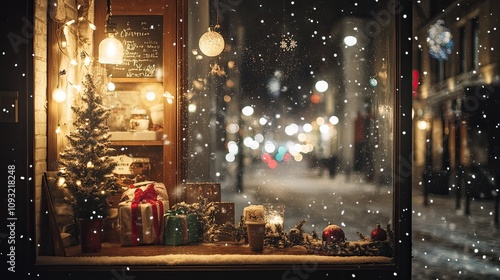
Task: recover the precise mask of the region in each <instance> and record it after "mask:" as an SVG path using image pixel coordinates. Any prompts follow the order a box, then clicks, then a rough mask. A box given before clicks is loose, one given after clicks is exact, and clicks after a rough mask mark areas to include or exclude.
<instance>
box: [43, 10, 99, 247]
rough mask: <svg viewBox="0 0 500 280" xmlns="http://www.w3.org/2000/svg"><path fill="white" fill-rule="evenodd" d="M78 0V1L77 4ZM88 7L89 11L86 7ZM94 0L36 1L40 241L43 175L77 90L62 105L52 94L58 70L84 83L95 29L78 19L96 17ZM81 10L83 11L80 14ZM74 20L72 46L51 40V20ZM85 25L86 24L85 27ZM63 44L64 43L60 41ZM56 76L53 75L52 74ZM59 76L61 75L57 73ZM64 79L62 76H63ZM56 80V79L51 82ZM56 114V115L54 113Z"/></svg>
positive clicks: (68, 78)
mask: <svg viewBox="0 0 500 280" xmlns="http://www.w3.org/2000/svg"><path fill="white" fill-rule="evenodd" d="M77 2H78V3H77ZM77 4H81V7H82V9H80V10H78V7H77V6H76V5H77ZM83 9H85V10H83ZM93 10H94V3H93V0H80V1H75V0H35V18H34V21H35V22H34V28H35V31H34V34H35V37H34V69H35V73H34V81H35V85H34V91H35V92H34V94H35V126H34V127H35V131H34V137H35V139H34V144H35V147H34V151H35V152H34V157H35V158H34V162H35V167H34V168H35V180H34V186H35V219H36V236H37V244H38V241H39V236H40V228H39V221H40V202H41V201H40V197H41V189H42V187H41V185H42V175H43V173H44V172H46V171H52V170H56V168H57V160H54V159H53V160H52V162H50V163H48V154H49V149H51V150H52V151H54V149H56V150H57V151H56V154H58V152H59V151H60V150H61V149H62V148H63V147H64V145H65V141H64V138H65V137H64V135H66V134H67V133H68V131H69V129H70V125H71V123H72V114H71V109H70V108H71V105H72V102H73V101H74V95H75V94H77V92H76V90H75V89H74V88H73V87H71V86H69V87H68V91H67V92H68V98H67V100H66V101H65V102H63V103H61V104H56V103H55V102H54V101H52V99H51V98H50V94H51V93H52V91H53V90H54V89H55V88H56V87H57V83H56V82H54V81H57V77H54V73H59V71H61V70H63V69H64V70H65V71H66V75H65V76H64V77H63V78H64V81H63V82H64V83H66V84H68V85H71V84H73V85H78V84H80V81H81V77H82V73H83V68H84V67H83V65H82V64H81V61H79V58H80V56H79V54H80V53H81V52H82V51H87V52H88V53H89V54H90V55H92V51H91V50H92V46H93V42H92V35H93V34H92V30H90V29H89V28H88V27H85V26H83V25H84V24H83V23H80V22H78V18H79V17H80V16H81V13H84V16H85V17H86V18H87V19H88V20H93V17H94V11H93ZM79 13H80V14H79ZM70 19H75V20H76V24H74V25H72V26H71V27H70V28H66V29H64V30H65V31H66V32H65V33H66V35H67V37H66V39H67V41H68V47H67V48H66V49H60V48H59V46H58V42H57V41H56V39H54V40H52V41H48V38H50V36H48V34H49V33H50V32H51V30H49V21H50V23H54V28H57V29H60V30H63V27H64V23H66V22H67V21H68V20H70ZM82 26H83V27H82ZM59 43H60V42H59ZM50 52H52V59H51V61H48V60H49V57H50V56H49V53H50ZM71 59H76V60H77V61H78V62H79V65H77V66H74V65H72V64H71V63H70V61H71ZM51 75H52V76H51ZM56 76H57V75H56ZM59 78H61V77H59ZM51 81H52V82H51ZM51 115H52V116H54V115H56V118H51V117H50V116H51ZM54 122H60V124H61V128H62V132H61V133H59V134H58V135H57V136H54V135H50V133H54V134H55V133H56V132H55V129H53V128H54V127H56V126H57V124H58V123H54ZM49 135H50V137H52V138H54V137H56V139H57V141H56V143H53V142H50V141H49V138H50V137H49Z"/></svg>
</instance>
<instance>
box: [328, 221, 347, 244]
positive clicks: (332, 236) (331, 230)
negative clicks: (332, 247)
mask: <svg viewBox="0 0 500 280" xmlns="http://www.w3.org/2000/svg"><path fill="white" fill-rule="evenodd" d="M344 240H345V234H344V231H343V230H342V229H341V228H340V227H339V226H337V225H328V226H327V227H326V228H325V229H324V230H323V241H325V242H333V243H336V242H343V241H344Z"/></svg>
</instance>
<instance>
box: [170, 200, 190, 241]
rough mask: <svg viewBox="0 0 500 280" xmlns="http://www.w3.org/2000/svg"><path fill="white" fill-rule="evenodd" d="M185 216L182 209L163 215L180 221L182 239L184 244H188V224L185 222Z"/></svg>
mask: <svg viewBox="0 0 500 280" xmlns="http://www.w3.org/2000/svg"><path fill="white" fill-rule="evenodd" d="M187 215H188V214H186V213H185V212H184V210H182V209H177V210H167V212H166V213H165V216H166V217H167V216H169V217H177V218H179V219H180V220H181V223H182V239H183V241H184V244H188V243H189V233H188V230H189V227H188V222H187Z"/></svg>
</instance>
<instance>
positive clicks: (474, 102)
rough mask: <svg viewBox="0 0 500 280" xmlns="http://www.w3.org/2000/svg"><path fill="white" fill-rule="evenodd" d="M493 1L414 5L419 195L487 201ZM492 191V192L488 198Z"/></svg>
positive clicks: (494, 77) (497, 53)
mask: <svg viewBox="0 0 500 280" xmlns="http://www.w3.org/2000/svg"><path fill="white" fill-rule="evenodd" d="M496 4H497V3H496V2H495V1H441V2H440V3H436V2H431V1H419V3H414V11H413V12H414V18H415V23H414V45H413V48H414V56H413V65H414V66H413V69H414V70H413V99H414V101H413V113H414V134H415V137H414V143H413V144H414V148H413V150H414V155H413V157H414V168H415V170H416V175H421V176H423V188H424V192H425V191H429V192H431V193H432V192H434V193H439V194H445V195H447V194H451V193H453V194H456V195H457V207H460V197H461V196H463V195H464V194H466V195H469V196H470V198H474V197H476V198H491V197H492V196H494V192H495V189H496V188H498V187H497V185H495V183H494V178H495V176H497V177H496V178H498V174H499V173H498V172H499V156H500V151H499V148H498V143H499V142H498V141H499V137H500V134H499V129H498V128H499V124H500V117H499V115H498V113H497V110H498V109H497V108H498V106H499V105H500V98H499V96H500V92H499V84H500V68H499V63H500V49H499V47H500V38H499V36H498V33H499V30H498V28H497V25H498V20H499V19H498V16H497V15H495V14H494V13H492V12H491V11H493V10H494V7H495V5H496ZM492 192H493V193H492Z"/></svg>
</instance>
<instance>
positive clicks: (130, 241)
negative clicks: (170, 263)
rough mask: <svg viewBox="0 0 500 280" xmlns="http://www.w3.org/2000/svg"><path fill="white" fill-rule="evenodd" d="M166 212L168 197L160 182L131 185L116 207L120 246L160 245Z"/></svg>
mask: <svg viewBox="0 0 500 280" xmlns="http://www.w3.org/2000/svg"><path fill="white" fill-rule="evenodd" d="M168 209H169V202H168V195H167V192H166V189H165V186H164V185H163V184H162V183H157V182H144V183H141V184H139V185H132V186H131V188H130V189H129V190H127V191H125V192H124V193H123V196H122V202H120V203H119V204H118V228H119V235H120V243H121V245H122V246H134V245H142V244H161V243H163V240H162V239H163V229H164V225H163V221H164V218H163V216H164V214H165V212H166V211H167V210H168Z"/></svg>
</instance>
